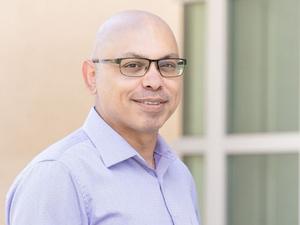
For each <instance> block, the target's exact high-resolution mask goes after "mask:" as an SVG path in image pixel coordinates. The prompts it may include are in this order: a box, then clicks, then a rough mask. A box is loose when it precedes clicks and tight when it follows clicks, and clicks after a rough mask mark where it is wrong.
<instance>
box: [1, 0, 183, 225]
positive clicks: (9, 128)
mask: <svg viewBox="0 0 300 225" xmlns="http://www.w3.org/2000/svg"><path fill="white" fill-rule="evenodd" d="M3 2H5V3H3ZM181 4H182V3H180V1H177V0H151V1H150V0H149V1H141V0H126V1H124V0H123V1H121V0H120V1H117V0H113V1H109V0H97V1H95V0H90V1H86V0H76V1H71V0H54V1H48V0H38V1H37V0H27V1H21V0H12V1H2V3H0V32H1V33H0V101H1V103H0V124H1V126H0V160H1V161H0V210H1V213H0V218H1V219H0V224H4V219H3V218H4V216H3V215H4V213H3V212H4V199H5V193H6V192H7V189H8V187H9V185H10V184H11V182H12V181H13V179H14V177H15V176H16V175H17V174H18V172H19V171H20V170H21V169H22V168H23V167H24V166H25V165H26V164H27V163H28V162H29V161H30V159H32V157H33V156H34V155H36V154H37V153H38V152H40V151H41V150H42V149H43V148H45V147H46V146H48V145H49V144H51V143H53V142H54V141H56V140H58V139H60V138H61V137H63V136H64V135H66V134H67V133H69V132H71V131H72V130H74V129H76V128H77V127H79V126H80V125H81V124H82V122H83V120H84V118H85V116H86V114H87V112H88V111H89V108H90V106H91V104H92V98H91V97H90V96H89V94H88V92H87V90H86V89H85V87H84V85H83V82H82V80H81V62H82V60H83V59H84V58H86V57H89V53H90V50H91V47H92V44H93V41H94V35H95V32H96V30H97V28H98V26H99V24H101V22H102V21H103V20H104V19H106V18H107V17H109V16H110V15H112V14H114V13H115V12H117V11H120V10H124V9H145V10H148V11H150V12H154V13H156V14H158V15H160V16H161V17H162V18H164V19H165V20H166V21H167V22H168V23H169V24H170V25H171V27H172V28H173V30H174V32H175V35H176V36H177V37H178V40H179V43H181V39H182V38H181V36H182V32H181V30H182V5H181ZM179 127H180V113H179V112H178V111H177V113H176V114H175V116H173V117H172V119H171V120H170V121H169V122H168V123H167V124H166V126H165V127H164V128H163V129H162V134H163V135H164V136H166V137H167V139H168V140H173V139H175V138H176V137H178V135H179V133H180V128H179Z"/></svg>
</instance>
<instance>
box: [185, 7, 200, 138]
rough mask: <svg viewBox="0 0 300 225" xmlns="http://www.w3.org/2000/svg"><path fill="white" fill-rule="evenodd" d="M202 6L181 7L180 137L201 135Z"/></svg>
mask: <svg viewBox="0 0 300 225" xmlns="http://www.w3.org/2000/svg"><path fill="white" fill-rule="evenodd" d="M204 18H205V5H204V4H203V3H189V4H186V5H185V6H184V24H185V25H184V52H185V57H186V58H187V60H188V63H187V69H186V71H185V75H184V98H183V133H184V134H185V135H200V134H202V133H203V121H202V118H203V97H202V96H203V87H202V84H203V72H204V47H205V46H204V30H205V27H204V24H205V21H204Z"/></svg>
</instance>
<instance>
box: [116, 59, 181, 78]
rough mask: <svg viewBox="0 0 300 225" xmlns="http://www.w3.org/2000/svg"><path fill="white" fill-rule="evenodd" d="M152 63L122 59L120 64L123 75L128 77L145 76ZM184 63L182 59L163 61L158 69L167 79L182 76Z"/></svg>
mask: <svg viewBox="0 0 300 225" xmlns="http://www.w3.org/2000/svg"><path fill="white" fill-rule="evenodd" d="M149 66H150V61H149V60H147V59H138V58H137V59H133V58H131V59H122V61H121V63H120V70H121V73H122V74H124V75H126V76H143V75H145V73H146V72H147V71H148V68H149ZM184 66H185V65H184V61H183V60H181V59H161V60H159V61H158V68H159V72H160V73H161V75H163V76H165V77H172V76H180V75H182V73H183V70H184Z"/></svg>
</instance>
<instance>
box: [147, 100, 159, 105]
mask: <svg viewBox="0 0 300 225" xmlns="http://www.w3.org/2000/svg"><path fill="white" fill-rule="evenodd" d="M143 103H144V104H146V105H159V104H160V102H149V101H143Z"/></svg>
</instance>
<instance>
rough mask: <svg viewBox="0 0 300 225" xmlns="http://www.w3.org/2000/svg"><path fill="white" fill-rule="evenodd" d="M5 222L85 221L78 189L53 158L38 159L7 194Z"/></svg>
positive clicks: (58, 224)
mask: <svg viewBox="0 0 300 225" xmlns="http://www.w3.org/2000/svg"><path fill="white" fill-rule="evenodd" d="M9 195H10V196H9V202H8V204H7V221H8V224H7V225H29V224H30V225H87V224H88V219H87V213H86V207H85V203H84V199H83V195H82V193H80V190H79V187H78V185H77V183H76V181H75V180H74V177H72V176H71V174H70V173H69V171H68V169H67V168H66V167H65V166H64V165H63V164H62V163H60V162H57V161H44V162H39V163H37V164H36V165H34V166H33V168H31V170H30V172H29V173H28V174H27V175H25V176H24V177H21V180H20V181H19V182H18V184H17V185H16V186H15V188H14V189H13V190H12V191H11V193H10V194H9Z"/></svg>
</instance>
